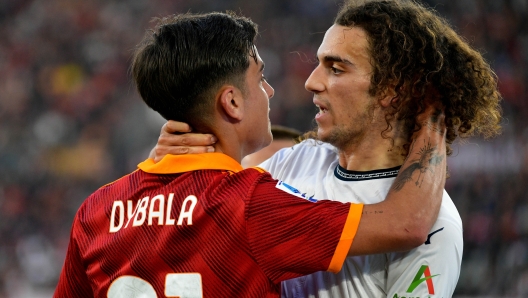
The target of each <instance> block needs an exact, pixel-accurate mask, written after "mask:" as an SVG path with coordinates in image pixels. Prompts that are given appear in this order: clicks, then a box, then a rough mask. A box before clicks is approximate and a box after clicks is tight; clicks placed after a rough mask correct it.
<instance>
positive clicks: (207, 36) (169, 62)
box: [132, 12, 258, 128]
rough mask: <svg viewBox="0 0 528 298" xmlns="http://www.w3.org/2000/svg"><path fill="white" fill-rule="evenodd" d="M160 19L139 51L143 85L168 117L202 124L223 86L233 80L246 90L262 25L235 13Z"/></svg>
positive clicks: (135, 68) (138, 76) (138, 79)
mask: <svg viewBox="0 0 528 298" xmlns="http://www.w3.org/2000/svg"><path fill="white" fill-rule="evenodd" d="M157 20H158V24H157V26H156V28H155V29H154V30H149V31H147V34H146V36H145V38H144V40H143V41H142V43H141V44H140V45H139V46H138V47H137V49H136V51H135V54H134V58H133V62H132V74H133V77H134V81H135V83H136V86H137V89H138V91H139V93H140V95H141V97H142V98H143V100H144V101H145V103H146V104H147V105H148V106H149V107H151V108H152V109H153V110H155V111H157V112H158V113H160V114H161V115H162V116H163V117H164V118H165V119H167V120H177V121H183V122H187V123H189V124H190V125H191V126H193V127H195V128H197V127H202V126H203V125H204V124H207V123H208V116H210V115H211V113H212V107H213V100H212V99H213V96H214V95H215V92H217V90H218V88H220V87H221V86H222V85H223V84H233V85H235V86H236V87H238V88H239V89H241V90H242V91H243V92H244V90H245V89H244V88H245V81H244V79H245V73H246V71H247V69H248V68H249V62H250V60H249V57H252V58H253V59H254V60H255V62H257V57H256V52H255V46H254V42H255V38H256V35H257V32H258V30H257V25H256V24H255V23H254V22H252V21H251V20H250V19H248V18H245V17H241V16H237V15H236V14H234V13H231V12H228V13H219V12H213V13H207V14H191V13H186V14H180V15H173V16H168V17H164V18H161V19H157Z"/></svg>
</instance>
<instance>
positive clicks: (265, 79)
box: [260, 75, 268, 81]
mask: <svg viewBox="0 0 528 298" xmlns="http://www.w3.org/2000/svg"><path fill="white" fill-rule="evenodd" d="M260 80H261V81H267V80H268V78H266V76H264V75H262V78H260Z"/></svg>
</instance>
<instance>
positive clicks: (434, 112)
mask: <svg viewBox="0 0 528 298" xmlns="http://www.w3.org/2000/svg"><path fill="white" fill-rule="evenodd" d="M256 34H257V27H256V25H255V24H254V23H253V22H251V21H250V20H249V19H246V18H244V17H239V16H236V15H232V14H223V13H210V14H202V15H193V14H183V15H178V16H173V17H168V18H164V19H162V20H161V21H160V24H159V25H158V27H157V28H156V29H155V30H153V31H152V32H150V33H149V34H148V35H147V37H146V39H145V40H144V42H143V43H142V44H141V45H140V46H139V47H138V49H137V51H136V53H135V56H134V59H133V65H132V72H133V75H134V80H135V82H136V85H137V88H138V90H139V93H140V94H141V97H142V98H143V100H144V101H145V102H146V103H147V105H148V106H150V107H151V108H152V109H154V110H156V111H157V112H159V113H160V114H161V115H162V116H163V117H165V118H166V119H171V120H178V121H185V122H187V123H189V124H191V125H192V127H193V128H195V129H196V130H197V131H198V132H201V133H212V134H214V135H215V136H217V138H218V142H217V143H216V144H215V153H205V154H197V155H181V156H175V155H168V156H166V157H165V158H164V159H163V160H161V161H160V162H158V163H154V161H153V160H152V159H148V160H146V161H144V162H142V163H140V164H139V166H138V167H139V169H138V170H137V171H135V172H133V173H131V174H129V175H127V176H125V177H123V178H121V179H119V180H117V181H115V182H113V183H111V184H108V185H106V186H103V187H102V188H100V189H99V190H97V191H96V192H95V193H93V194H92V195H91V196H90V197H88V198H87V199H86V201H85V202H84V203H83V205H82V206H81V207H80V209H79V210H78V212H77V214H76V216H75V219H74V222H73V227H72V232H71V239H70V244H69V247H68V252H67V256H66V261H65V264H64V267H63V271H62V273H61V276H60V280H59V283H58V286H57V289H56V291H55V295H54V296H55V297H109V298H115V297H145V298H151V297H180V298H190V297H278V296H279V287H280V282H281V281H283V280H286V279H291V278H295V277H298V276H301V275H306V274H310V273H313V272H316V271H322V270H326V271H333V272H337V271H339V270H340V268H341V266H342V264H343V261H344V259H345V257H346V256H347V255H362V254H369V253H383V252H389V251H403V250H408V249H411V248H414V247H416V246H419V245H420V244H422V243H423V242H424V241H425V239H426V237H427V233H428V232H429V230H430V228H431V226H432V224H433V223H434V221H435V219H436V215H437V213H438V210H439V207H440V202H441V197H442V191H443V187H444V181H445V174H446V164H445V151H446V147H445V125H444V120H443V119H444V117H443V113H442V111H441V110H439V109H435V108H434V107H429V108H428V109H427V112H426V113H423V114H421V115H419V116H418V118H419V121H420V123H421V124H422V125H421V129H420V130H418V131H417V133H416V134H415V137H414V143H413V144H418V145H416V146H412V147H411V149H410V154H420V149H421V148H420V146H421V145H420V144H424V143H427V146H428V148H429V149H431V150H429V151H428V158H424V161H423V162H424V169H427V170H425V171H423V172H422V173H420V179H421V184H420V185H416V184H415V183H413V182H411V179H409V178H410V177H405V176H398V178H397V179H399V183H395V185H397V187H393V188H392V189H391V191H390V192H389V194H388V195H387V198H386V200H385V201H383V202H381V203H379V204H372V205H362V204H350V203H347V204H343V203H340V202H335V201H327V200H319V199H324V198H307V197H305V196H304V195H303V193H302V192H301V191H299V190H297V189H295V188H294V187H293V186H290V185H287V184H285V183H283V182H281V181H276V180H273V179H272V178H271V176H270V175H269V173H267V172H265V171H263V170H261V169H259V168H250V169H246V170H243V169H242V166H241V165H240V161H241V159H242V157H244V156H246V155H248V154H250V153H252V152H255V151H257V150H258V149H260V148H262V147H265V146H266V145H268V144H269V143H270V141H271V134H270V123H269V117H268V111H269V99H270V98H271V97H272V96H273V92H274V91H273V89H272V87H271V86H270V85H269V84H268V83H267V81H266V79H265V78H264V76H263V70H264V63H263V61H262V60H261V59H260V56H259V54H258V51H257V49H256V47H255V45H254V40H255V36H256ZM409 165H410V162H406V163H404V164H403V166H402V169H405V168H406V167H408V166H409ZM401 172H406V171H401ZM407 173H408V172H407ZM408 182H409V183H408ZM424 198H427V199H424Z"/></svg>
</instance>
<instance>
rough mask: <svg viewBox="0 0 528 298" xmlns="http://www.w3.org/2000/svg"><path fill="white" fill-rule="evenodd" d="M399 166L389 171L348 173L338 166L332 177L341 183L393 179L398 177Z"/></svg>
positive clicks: (348, 171)
mask: <svg viewBox="0 0 528 298" xmlns="http://www.w3.org/2000/svg"><path fill="white" fill-rule="evenodd" d="M400 168H401V166H397V167H394V168H390V169H381V170H373V171H363V172H362V171H350V170H347V169H345V168H343V167H342V166H340V165H339V164H338V165H337V167H336V168H335V171H334V175H335V176H336V177H337V178H338V179H339V180H343V181H362V180H372V179H380V178H393V177H396V176H398V171H399V170H400Z"/></svg>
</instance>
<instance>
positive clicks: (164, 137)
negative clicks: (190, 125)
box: [158, 122, 217, 146]
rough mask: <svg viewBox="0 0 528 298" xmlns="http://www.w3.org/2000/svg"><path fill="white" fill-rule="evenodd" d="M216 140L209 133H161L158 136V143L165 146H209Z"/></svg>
mask: <svg viewBox="0 0 528 298" xmlns="http://www.w3.org/2000/svg"><path fill="white" fill-rule="evenodd" d="M167 123H168V122H167ZM216 141H217V139H216V137H215V136H213V135H210V134H195V133H187V134H183V135H175V134H170V133H162V134H161V135H160V136H159V139H158V144H160V145H165V146H209V145H213V144H214V143H216Z"/></svg>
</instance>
